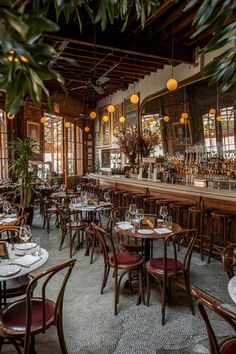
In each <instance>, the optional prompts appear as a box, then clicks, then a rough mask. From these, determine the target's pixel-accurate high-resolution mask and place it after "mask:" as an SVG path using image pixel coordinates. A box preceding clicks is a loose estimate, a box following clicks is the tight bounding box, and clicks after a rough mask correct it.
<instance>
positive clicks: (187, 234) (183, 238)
mask: <svg viewBox="0 0 236 354" xmlns="http://www.w3.org/2000/svg"><path fill="white" fill-rule="evenodd" d="M196 238H197V230H196V229H190V230H184V231H181V232H178V233H175V234H171V235H170V236H168V237H167V238H166V239H165V242H164V274H167V259H168V257H169V254H170V251H171V247H170V243H172V245H173V248H172V250H173V253H174V256H173V258H174V267H175V273H176V275H177V262H178V260H180V259H179V258H180V257H179V248H180V247H181V246H183V248H184V250H185V251H184V254H183V253H182V252H181V261H182V263H183V272H184V273H186V272H189V270H190V262H191V258H192V253H193V247H194V244H195V242H196Z"/></svg>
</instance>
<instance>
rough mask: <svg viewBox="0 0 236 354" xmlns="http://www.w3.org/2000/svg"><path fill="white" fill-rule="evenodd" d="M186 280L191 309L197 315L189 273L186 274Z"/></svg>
mask: <svg viewBox="0 0 236 354" xmlns="http://www.w3.org/2000/svg"><path fill="white" fill-rule="evenodd" d="M184 282H185V289H186V293H187V296H188V298H189V304H190V309H191V311H192V314H193V315H195V311H194V306H193V299H192V295H191V286H190V279H189V274H185V275H184Z"/></svg>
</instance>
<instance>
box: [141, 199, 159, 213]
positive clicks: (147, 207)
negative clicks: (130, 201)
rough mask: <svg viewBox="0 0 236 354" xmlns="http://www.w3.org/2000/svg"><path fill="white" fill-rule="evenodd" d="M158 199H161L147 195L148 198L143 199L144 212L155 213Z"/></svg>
mask: <svg viewBox="0 0 236 354" xmlns="http://www.w3.org/2000/svg"><path fill="white" fill-rule="evenodd" d="M157 200H160V198H157V197H147V196H146V198H144V200H143V209H144V213H146V214H154V213H155V206H156V201H157Z"/></svg>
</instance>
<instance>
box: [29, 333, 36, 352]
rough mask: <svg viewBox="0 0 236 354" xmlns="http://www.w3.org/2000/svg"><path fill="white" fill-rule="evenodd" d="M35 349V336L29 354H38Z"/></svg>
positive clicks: (31, 341) (32, 338)
mask: <svg viewBox="0 0 236 354" xmlns="http://www.w3.org/2000/svg"><path fill="white" fill-rule="evenodd" d="M34 347H35V336H32V337H31V340H30V346H29V354H37V352H36V350H35V349H34Z"/></svg>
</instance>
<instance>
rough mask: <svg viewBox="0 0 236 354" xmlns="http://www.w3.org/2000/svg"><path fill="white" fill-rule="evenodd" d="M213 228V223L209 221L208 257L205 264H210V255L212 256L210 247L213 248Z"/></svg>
mask: <svg viewBox="0 0 236 354" xmlns="http://www.w3.org/2000/svg"><path fill="white" fill-rule="evenodd" d="M213 227H214V222H213V219H211V235H210V245H209V255H208V260H207V263H210V260H211V255H212V247H213Z"/></svg>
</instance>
